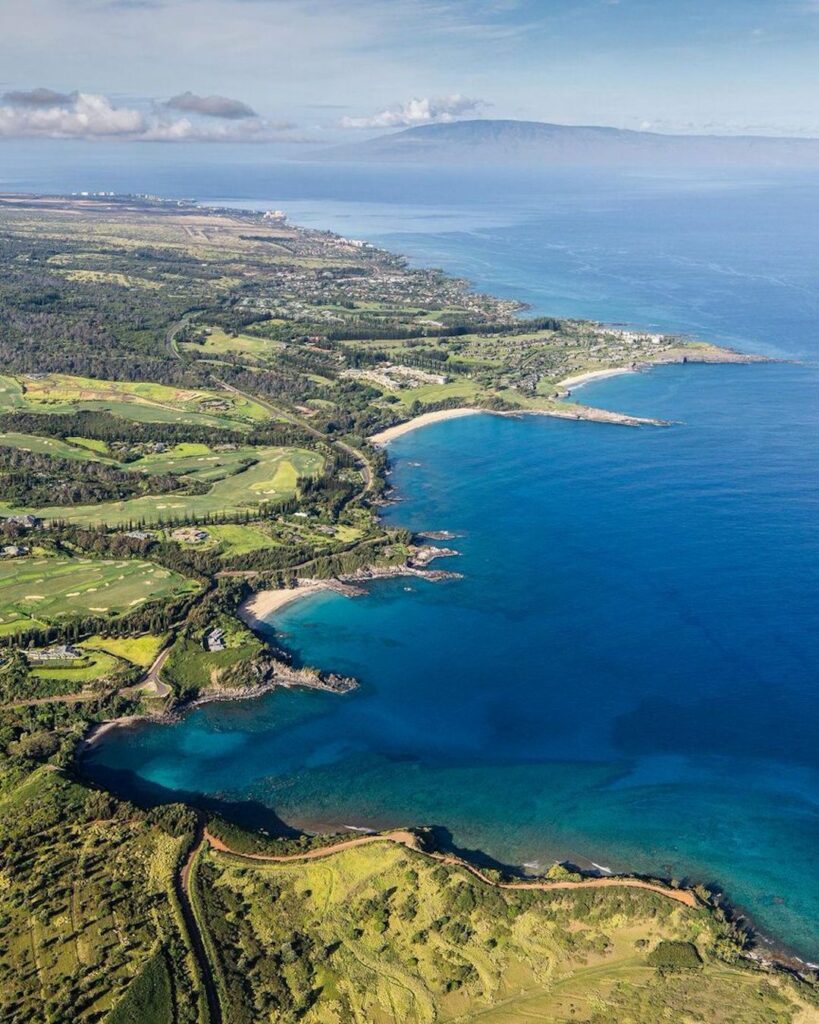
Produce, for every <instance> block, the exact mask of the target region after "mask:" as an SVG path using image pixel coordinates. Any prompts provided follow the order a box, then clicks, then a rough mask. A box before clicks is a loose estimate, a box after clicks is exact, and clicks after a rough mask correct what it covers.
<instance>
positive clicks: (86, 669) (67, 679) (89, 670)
mask: <svg viewBox="0 0 819 1024" xmlns="http://www.w3.org/2000/svg"><path fill="white" fill-rule="evenodd" d="M84 649H85V650H86V651H87V654H86V656H85V657H84V658H81V659H78V660H77V661H74V662H66V663H65V664H60V665H53V666H52V665H32V669H31V674H32V676H34V677H35V678H36V679H38V680H39V681H40V682H43V683H55V684H59V686H60V689H61V691H62V692H65V693H75V692H78V691H80V690H82V689H83V687H84V686H86V685H87V684H88V683H93V682H96V681H97V680H98V679H106V678H108V677H110V676H112V675H113V674H114V673H115V672H116V671H117V669H119V668H121V666H122V662H121V661H120V660H119V658H115V657H112V655H110V654H106V653H105V652H104V651H91V650H88V649H87V648H84Z"/></svg>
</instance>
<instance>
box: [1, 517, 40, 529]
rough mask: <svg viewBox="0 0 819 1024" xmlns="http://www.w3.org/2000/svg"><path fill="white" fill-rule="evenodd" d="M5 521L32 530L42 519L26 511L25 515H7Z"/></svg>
mask: <svg viewBox="0 0 819 1024" xmlns="http://www.w3.org/2000/svg"><path fill="white" fill-rule="evenodd" d="M6 522H7V523H11V525H12V526H22V527H23V529H24V530H33V529H34V528H35V526H39V525H40V523H41V522H42V520H40V519H38V518H37V516H33V515H31V514H30V513H26V514H25V515H17V516H9V517H8V518H7V519H6Z"/></svg>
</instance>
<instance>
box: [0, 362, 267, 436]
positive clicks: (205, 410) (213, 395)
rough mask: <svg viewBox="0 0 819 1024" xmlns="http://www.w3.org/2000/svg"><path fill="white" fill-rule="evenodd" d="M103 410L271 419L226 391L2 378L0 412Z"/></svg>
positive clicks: (216, 422)
mask: <svg viewBox="0 0 819 1024" xmlns="http://www.w3.org/2000/svg"><path fill="white" fill-rule="evenodd" d="M82 409H88V410H93V411H101V410H105V411H108V412H110V413H112V414H113V415H115V416H122V417H124V418H125V419H130V420H138V421H140V422H145V423H187V424H197V425H201V426H210V427H222V428H228V429H234V430H236V429H239V430H247V429H248V428H249V427H252V426H254V425H255V424H258V423H262V422H264V421H266V420H269V419H270V414H269V413H268V412H267V410H266V409H265V408H264V407H263V406H261V405H259V404H258V403H257V402H254V401H251V400H250V399H247V398H244V397H242V396H241V395H236V394H233V393H232V392H227V391H218V392H217V391H206V390H191V389H185V388H174V387H169V386H167V385H164V384H152V383H145V382H133V381H105V380H92V379H90V378H86V377H72V376H69V375H68V374H63V373H49V374H42V375H41V374H29V375H20V376H17V377H8V376H6V377H0V413H3V412H13V411H20V410H27V411H29V412H51V413H59V412H65V413H68V412H78V411H80V410H82Z"/></svg>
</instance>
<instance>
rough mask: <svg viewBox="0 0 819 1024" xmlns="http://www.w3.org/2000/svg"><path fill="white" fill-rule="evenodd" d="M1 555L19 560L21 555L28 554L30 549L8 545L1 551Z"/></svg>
mask: <svg viewBox="0 0 819 1024" xmlns="http://www.w3.org/2000/svg"><path fill="white" fill-rule="evenodd" d="M0 554H2V555H3V557H4V558H19V557H20V555H27V554H28V548H26V547H23V545H22V544H6V546H5V547H4V548H2V549H1V550H0Z"/></svg>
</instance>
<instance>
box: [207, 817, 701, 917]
mask: <svg viewBox="0 0 819 1024" xmlns="http://www.w3.org/2000/svg"><path fill="white" fill-rule="evenodd" d="M203 838H204V840H205V841H206V842H208V843H209V844H210V846H211V847H212V848H213V849H214V850H217V851H218V852H219V853H228V854H231V855H232V856H234V857H241V858H242V859H244V860H260V861H272V862H276V863H287V862H290V861H298V860H321V859H322V858H325V857H332V856H334V855H335V854H337V853H341V852H342V851H343V850H350V849H352V848H353V847H356V846H366V845H368V844H370V843H384V842H387V843H398V844H399V845H401V846H405V847H406V848H407V849H409V850H412V851H413V852H415V853H420V854H422V855H423V856H424V857H429V858H430V859H431V860H435V861H438V862H439V863H441V864H446V865H447V866H448V867H458V868H463V870H465V871H468V872H469V873H470V874H471V875H474V876H475V878H477V879H479V881H481V882H483V883H484V884H485V885H491V886H492V887H493V888H495V889H528V890H535V891H538V892H553V891H555V890H558V889H568V890H573V889H613V888H621V889H643V890H646V891H648V892H653V893H657V894H658V895H659V896H665V897H666V898H667V899H670V900H674V901H675V902H676V903H682V904H683V906H686V907H690V908H691V909H692V910H696V909H697V908H698V907H699V906H700V902H699V900H698V899H697V897H696V896H695V895H694V893H693V892H691V891H690V890H689V889H672V888H671V887H670V886H667V885H663V884H662V883H661V882H649V881H646V880H644V879H642V878H614V877H613V878H583V879H581V880H580V881H579V882H571V881H565V882H564V881H558V880H555V881H545V882H544V881H532V882H495V881H493V879H491V878H490V877H489V876H488V875H485V874H484V873H483V872H482V871H481V870H480V868H476V867H475V866H474V865H473V864H470V863H469V862H468V861H465V860H462V859H461V858H460V857H454V856H452V855H450V854H445V853H437V852H435V851H432V852H430V851H428V850H424V849H422V848H421V846H420V844H419V842H418V837H417V836H416V835H414V834H413V833H412V832H410V831H408V830H407V829H396V830H395V831H393V832H384V833H378V834H375V835H366V836H356V837H355V838H354V839H344V840H342V842H340V843H334V844H333V845H332V846H322V847H319V848H317V849H315V850H305V851H304V853H290V854H272V853H270V854H268V853H241V852H240V851H237V850H232V849H231V848H230V847H229V846H228V845H227V843H225V842H224V841H223V840H221V839H219V838H218V836H214V835H213V834H212V833H211V832H209V831H208V829H207V828H206V829H205V830H204V832H203Z"/></svg>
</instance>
